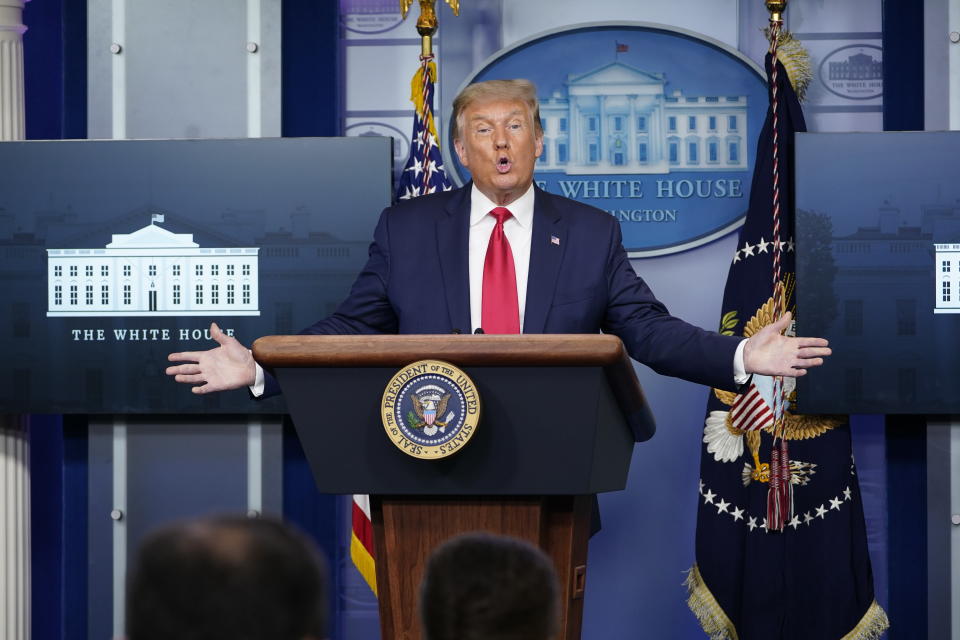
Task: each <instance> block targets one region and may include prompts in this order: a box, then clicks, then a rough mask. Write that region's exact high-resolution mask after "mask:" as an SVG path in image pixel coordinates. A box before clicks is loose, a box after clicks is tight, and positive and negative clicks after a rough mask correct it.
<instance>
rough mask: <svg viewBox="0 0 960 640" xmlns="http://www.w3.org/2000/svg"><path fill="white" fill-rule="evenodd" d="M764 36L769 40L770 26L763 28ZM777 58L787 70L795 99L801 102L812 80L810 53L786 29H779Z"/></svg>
mask: <svg viewBox="0 0 960 640" xmlns="http://www.w3.org/2000/svg"><path fill="white" fill-rule="evenodd" d="M763 34H764V36H766V38H767V40H768V41H769V40H770V28H769V27H767V28H765V29H764V30H763ZM777 60H779V61H780V64H782V65H783V68H784V69H786V70H787V77H788V78H790V84H791V85H793V92H794V93H796V94H797V100H799V101H800V102H803V100H804V98H805V97H806V95H807V89H808V88H809V87H810V83H811V82H813V69H812V68H811V66H810V53H809V52H808V51H807V50H806V49H805V48H804V46H803V44H802V43H801V42H800V41H799V40H798V39H797V38H796V37H795V36H794V35H793V34H792V33H790V32H789V31H787V30H786V29H781V30H780V37H779V39H778V40H777Z"/></svg>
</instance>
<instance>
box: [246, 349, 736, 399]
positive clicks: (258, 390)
mask: <svg viewBox="0 0 960 640" xmlns="http://www.w3.org/2000/svg"><path fill="white" fill-rule="evenodd" d="M740 362H741V363H743V357H741V358H740ZM253 364H254V365H256V367H257V377H256V378H255V379H254V381H253V384H252V385H250V393H252V394H253V397H254V398H259V397H260V396H262V395H263V388H264V386H266V383H265V382H264V378H263V367H261V366H260V364H259V363H257V362H254V363H253Z"/></svg>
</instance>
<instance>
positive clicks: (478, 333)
mask: <svg viewBox="0 0 960 640" xmlns="http://www.w3.org/2000/svg"><path fill="white" fill-rule="evenodd" d="M473 334H474V335H477V336H480V335H483V329H482V328H480V327H477V328H476V329H474V331H473Z"/></svg>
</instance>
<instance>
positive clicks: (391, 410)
mask: <svg viewBox="0 0 960 640" xmlns="http://www.w3.org/2000/svg"><path fill="white" fill-rule="evenodd" d="M380 415H381V417H382V419H383V428H384V429H385V430H386V432H387V436H388V437H389V438H390V441H391V442H393V444H395V445H396V446H397V448H398V449H400V450H401V451H403V452H404V453H406V454H407V455H409V456H413V457H415V458H421V459H424V460H435V459H438V458H445V457H447V456H449V455H452V454H454V453H456V452H457V451H459V450H460V449H461V448H462V447H463V446H464V445H466V444H467V442H469V441H470V438H472V437H473V434H474V433H476V430H477V424H478V422H479V421H480V396H479V394H478V392H477V387H476V385H475V384H474V383H473V380H471V379H470V377H469V376H468V375H467V374H466V373H464V372H463V371H461V370H460V369H458V368H457V367H455V366H453V365H452V364H450V363H449V362H443V361H442V360H419V361H417V362H414V363H411V364H408V365H407V366H405V367H403V368H402V369H400V371H398V372H397V373H396V375H394V376H393V377H392V378H391V379H390V382H388V383H387V388H386V389H385V390H384V392H383V401H382V402H381V404H380Z"/></svg>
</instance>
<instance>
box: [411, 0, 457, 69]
mask: <svg viewBox="0 0 960 640" xmlns="http://www.w3.org/2000/svg"><path fill="white" fill-rule="evenodd" d="M446 2H447V4H448V5H450V8H451V9H453V15H455V16H459V15H460V0H446ZM436 3H437V0H420V18H419V19H418V20H417V33H419V34H420V40H421V52H420V53H421V55H423V56H425V57H426V56H432V55H433V36H434V34H435V33H436V32H437V11H436V9H435V8H434V5H436ZM412 4H413V0H400V15H401V16H402V17H404V18H406V17H407V12H408V11H409V10H410V5H412Z"/></svg>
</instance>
